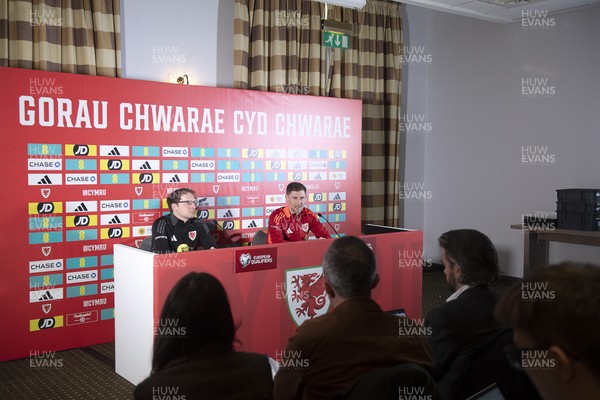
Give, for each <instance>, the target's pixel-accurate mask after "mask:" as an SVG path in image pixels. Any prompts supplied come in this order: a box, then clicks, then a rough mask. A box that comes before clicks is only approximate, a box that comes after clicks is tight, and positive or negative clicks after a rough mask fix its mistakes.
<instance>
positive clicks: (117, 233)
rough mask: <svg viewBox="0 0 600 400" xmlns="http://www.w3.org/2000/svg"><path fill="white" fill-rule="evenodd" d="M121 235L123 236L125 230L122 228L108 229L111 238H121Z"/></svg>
mask: <svg viewBox="0 0 600 400" xmlns="http://www.w3.org/2000/svg"><path fill="white" fill-rule="evenodd" d="M121 236H123V230H122V229H121V228H110V229H109V230H108V237H109V238H111V239H113V238H120V237H121Z"/></svg>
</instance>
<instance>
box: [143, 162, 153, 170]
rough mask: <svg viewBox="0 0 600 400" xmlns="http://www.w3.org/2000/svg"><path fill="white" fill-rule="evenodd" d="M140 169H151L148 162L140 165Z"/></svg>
mask: <svg viewBox="0 0 600 400" xmlns="http://www.w3.org/2000/svg"><path fill="white" fill-rule="evenodd" d="M140 169H152V166H151V165H150V163H149V162H148V161H146V162H145V163H143V164H142V166H141V167H140Z"/></svg>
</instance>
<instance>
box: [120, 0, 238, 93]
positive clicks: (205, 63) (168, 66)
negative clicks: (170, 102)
mask: <svg viewBox="0 0 600 400" xmlns="http://www.w3.org/2000/svg"><path fill="white" fill-rule="evenodd" d="M121 36H122V39H121V40H122V46H123V77H124V78H128V79H142V80H149V81H158V82H172V83H175V82H176V79H177V77H178V76H182V75H183V74H187V75H188V77H189V83H190V85H200V86H218V87H232V85H233V0H218V1H217V0H210V1H186V0H172V1H168V2H165V1H161V0H126V1H122V2H121Z"/></svg>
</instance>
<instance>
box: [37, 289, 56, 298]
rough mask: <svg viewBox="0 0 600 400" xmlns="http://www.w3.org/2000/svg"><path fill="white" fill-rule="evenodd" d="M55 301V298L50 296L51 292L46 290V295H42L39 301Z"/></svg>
mask: <svg viewBox="0 0 600 400" xmlns="http://www.w3.org/2000/svg"><path fill="white" fill-rule="evenodd" d="M52 299H54V297H52V295H51V294H50V291H48V290H46V293H44V294H43V295H42V297H40V298H39V300H52Z"/></svg>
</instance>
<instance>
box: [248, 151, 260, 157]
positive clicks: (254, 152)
mask: <svg viewBox="0 0 600 400" xmlns="http://www.w3.org/2000/svg"><path fill="white" fill-rule="evenodd" d="M256 157H258V150H256V149H248V158H256Z"/></svg>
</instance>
